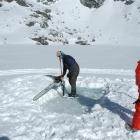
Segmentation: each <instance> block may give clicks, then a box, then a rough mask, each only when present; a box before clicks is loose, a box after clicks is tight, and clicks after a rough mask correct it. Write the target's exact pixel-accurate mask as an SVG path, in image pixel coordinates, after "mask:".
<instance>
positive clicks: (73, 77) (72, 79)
mask: <svg viewBox="0 0 140 140" xmlns="http://www.w3.org/2000/svg"><path fill="white" fill-rule="evenodd" d="M79 71H80V69H79V66H78V64H74V65H73V66H72V67H71V69H70V71H69V73H68V78H69V83H70V85H71V94H72V95H75V94H76V81H77V77H78V75H79Z"/></svg>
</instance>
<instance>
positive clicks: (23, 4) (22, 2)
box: [4, 0, 29, 7]
mask: <svg viewBox="0 0 140 140" xmlns="http://www.w3.org/2000/svg"><path fill="white" fill-rule="evenodd" d="M4 1H6V2H12V1H16V3H18V4H19V5H21V6H25V7H29V5H28V4H27V3H26V1H25V0H4Z"/></svg>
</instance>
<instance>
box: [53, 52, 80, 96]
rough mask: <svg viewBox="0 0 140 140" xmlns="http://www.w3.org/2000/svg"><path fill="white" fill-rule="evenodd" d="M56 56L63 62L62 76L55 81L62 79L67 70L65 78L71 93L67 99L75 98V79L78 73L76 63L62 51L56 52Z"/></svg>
mask: <svg viewBox="0 0 140 140" xmlns="http://www.w3.org/2000/svg"><path fill="white" fill-rule="evenodd" d="M56 55H57V57H59V58H60V60H62V62H63V72H62V75H60V76H58V77H57V79H61V78H63V77H64V76H65V74H66V72H67V70H68V74H67V77H68V79H69V83H70V85H71V93H70V94H69V97H75V96H76V81H77V77H78V75H79V71H80V69H79V65H78V64H77V62H76V61H75V59H74V58H73V57H72V56H70V55H66V54H64V53H63V52H62V51H57V53H56Z"/></svg>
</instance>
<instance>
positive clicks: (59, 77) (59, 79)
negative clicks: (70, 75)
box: [55, 75, 63, 81]
mask: <svg viewBox="0 0 140 140" xmlns="http://www.w3.org/2000/svg"><path fill="white" fill-rule="evenodd" d="M62 78H63V76H62V75H60V76H56V77H55V80H58V81H62Z"/></svg>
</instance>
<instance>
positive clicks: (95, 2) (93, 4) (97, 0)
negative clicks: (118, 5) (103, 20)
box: [80, 0, 105, 8]
mask: <svg viewBox="0 0 140 140" xmlns="http://www.w3.org/2000/svg"><path fill="white" fill-rule="evenodd" d="M104 1H105V0H80V2H81V3H82V4H83V5H84V6H86V7H89V8H99V7H100V6H102V5H103V3H104Z"/></svg>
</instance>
